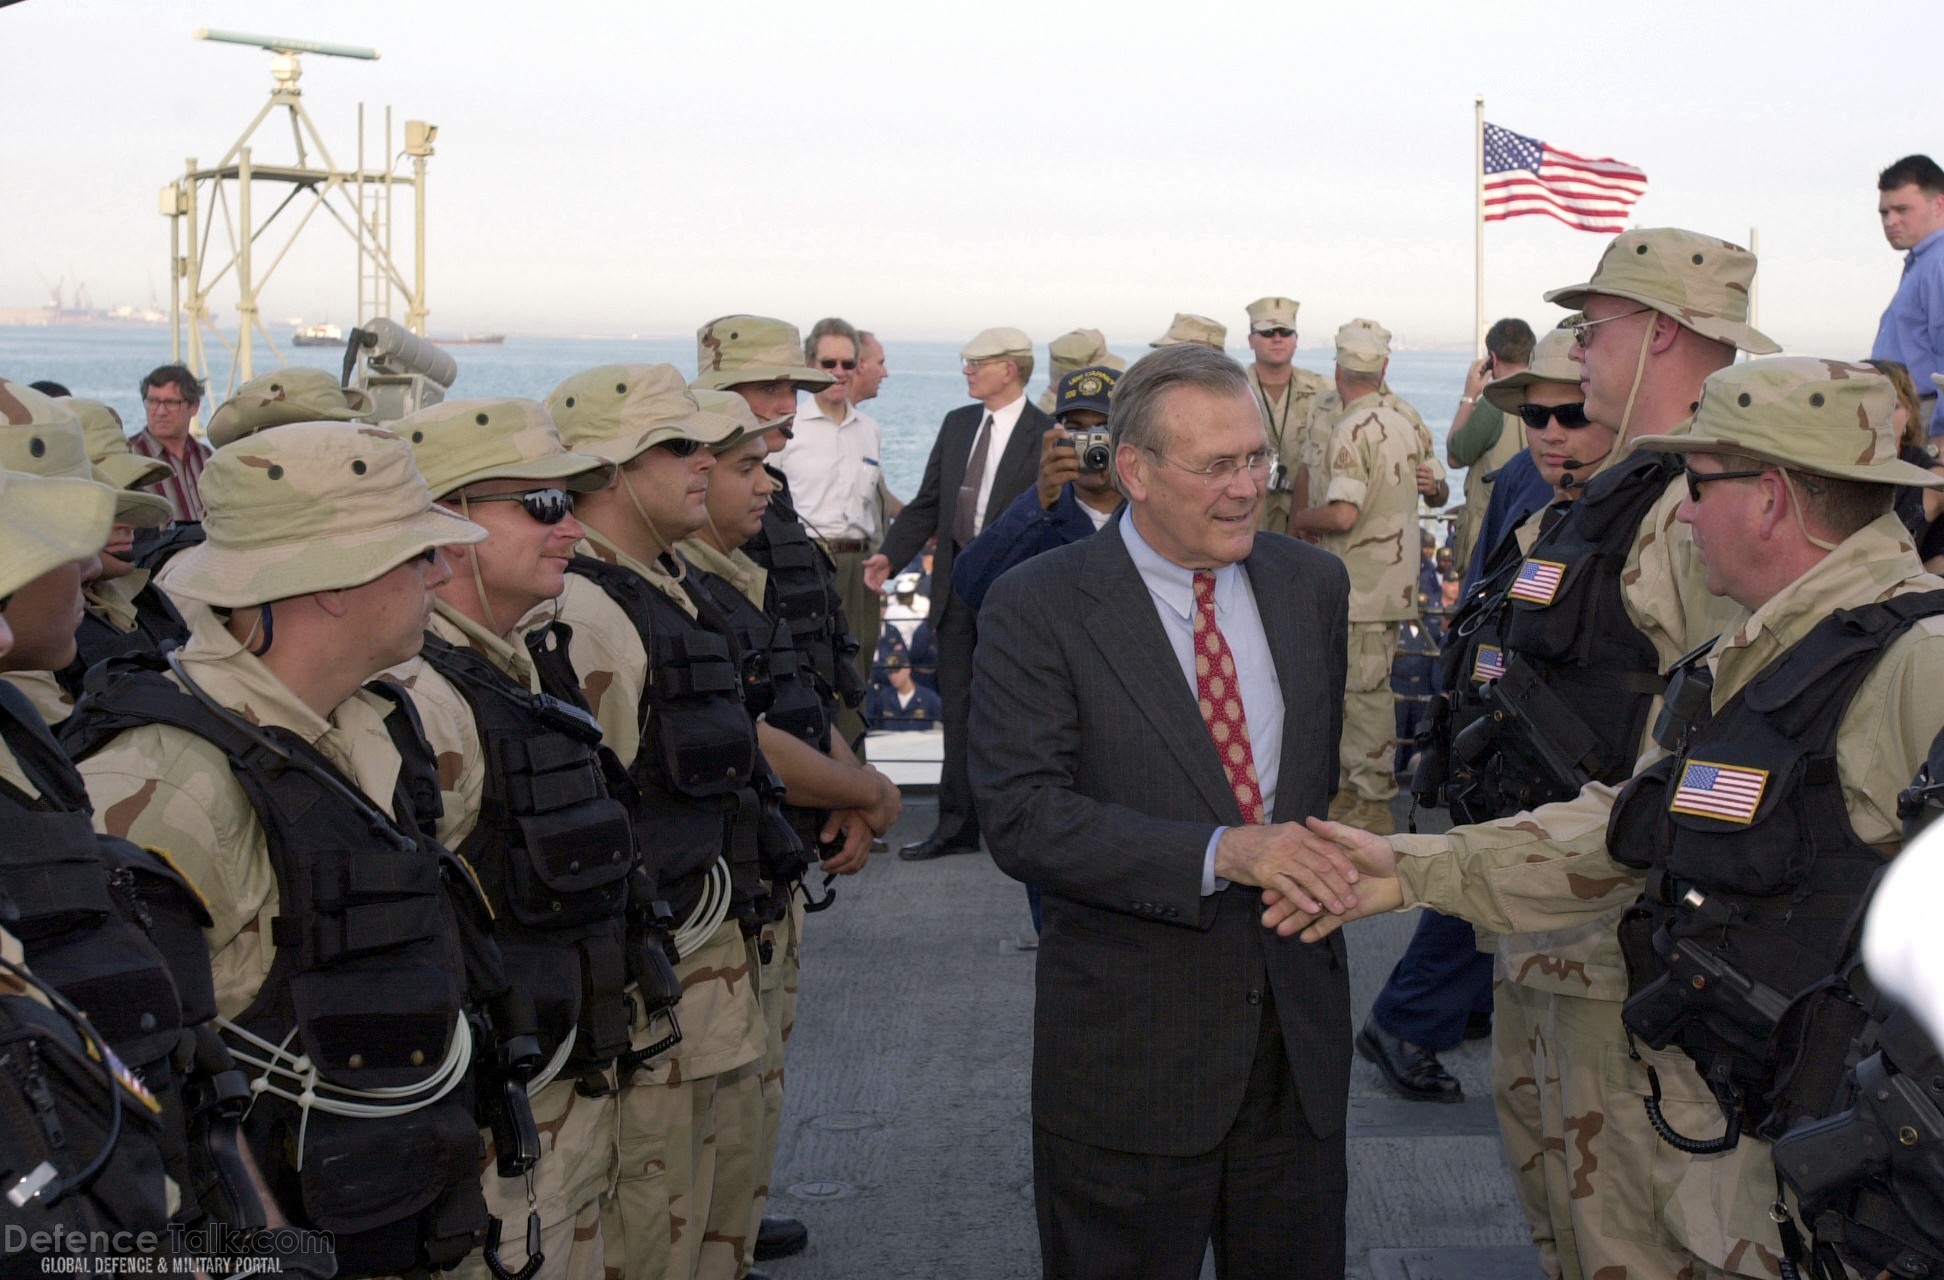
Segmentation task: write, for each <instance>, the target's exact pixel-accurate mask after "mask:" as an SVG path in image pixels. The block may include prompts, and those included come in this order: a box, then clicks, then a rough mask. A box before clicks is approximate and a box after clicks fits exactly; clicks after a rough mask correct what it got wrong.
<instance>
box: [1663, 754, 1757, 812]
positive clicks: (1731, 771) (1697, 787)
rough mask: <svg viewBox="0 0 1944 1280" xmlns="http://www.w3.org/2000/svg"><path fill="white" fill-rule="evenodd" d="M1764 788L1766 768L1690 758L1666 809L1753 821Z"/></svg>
mask: <svg viewBox="0 0 1944 1280" xmlns="http://www.w3.org/2000/svg"><path fill="white" fill-rule="evenodd" d="M1767 787H1768V770H1767V769H1744V768H1742V767H1740V766H1739V765H1732V764H1710V763H1709V762H1707V761H1706V760H1690V761H1689V762H1688V764H1687V767H1686V768H1685V769H1683V770H1682V771H1681V785H1680V786H1679V787H1677V788H1675V790H1674V799H1673V800H1672V801H1670V802H1669V803H1668V806H1667V808H1668V810H1669V811H1670V812H1672V813H1691V814H1694V815H1695V816H1696V817H1701V818H1718V819H1720V820H1721V821H1723V822H1741V823H1748V822H1753V821H1754V820H1755V810H1757V809H1759V808H1761V806H1762V792H1763V791H1764V790H1765V789H1766V788H1767Z"/></svg>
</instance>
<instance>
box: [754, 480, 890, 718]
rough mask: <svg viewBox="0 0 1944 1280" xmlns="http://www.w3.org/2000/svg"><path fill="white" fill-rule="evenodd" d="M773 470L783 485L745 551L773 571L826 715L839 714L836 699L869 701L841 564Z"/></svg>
mask: <svg viewBox="0 0 1944 1280" xmlns="http://www.w3.org/2000/svg"><path fill="white" fill-rule="evenodd" d="M768 470H769V473H770V475H771V477H772V478H775V479H777V480H778V481H779V487H778V489H777V491H776V492H775V493H774V494H772V495H771V497H770V505H769V510H767V511H765V512H764V513H763V525H762V528H761V529H759V530H758V531H757V533H756V536H755V537H753V538H751V539H750V540H749V541H748V542H746V543H744V544H743V548H742V550H743V554H744V555H746V556H748V557H749V558H750V559H751V560H754V561H755V562H756V563H757V564H759V565H761V566H763V568H764V569H766V570H768V571H769V593H770V601H771V609H772V611H773V612H774V613H775V614H776V616H777V617H779V618H782V619H783V620H784V621H785V622H787V623H789V624H790V633H791V635H793V636H794V637H795V639H796V647H797V650H798V652H800V653H802V654H804V655H805V656H806V657H807V658H808V659H809V662H810V667H811V669H812V670H813V671H814V672H815V673H816V683H817V692H818V695H819V696H820V697H821V698H823V699H824V702H825V711H826V715H833V716H834V709H835V706H836V704H838V703H842V704H843V705H844V706H846V707H853V708H854V707H856V706H857V705H858V704H859V703H861V702H863V701H864V681H863V679H862V677H860V676H859V675H858V674H857V667H856V666H855V664H854V659H855V658H856V656H857V646H858V641H857V637H855V636H853V635H851V633H850V624H849V622H848V621H846V620H845V618H844V605H843V600H842V598H841V597H840V596H839V595H838V594H837V569H836V566H834V565H832V564H831V563H830V557H829V556H827V555H825V554H824V551H823V548H822V547H820V546H818V545H817V544H816V543H815V542H813V541H811V538H810V534H809V532H808V531H807V530H806V529H805V528H804V527H803V521H802V520H801V519H799V518H798V516H797V513H796V508H795V507H794V506H792V505H791V503H790V494H789V485H788V482H787V480H786V479H785V478H784V477H783V475H782V473H781V472H779V471H778V470H777V469H776V468H774V467H770V468H768Z"/></svg>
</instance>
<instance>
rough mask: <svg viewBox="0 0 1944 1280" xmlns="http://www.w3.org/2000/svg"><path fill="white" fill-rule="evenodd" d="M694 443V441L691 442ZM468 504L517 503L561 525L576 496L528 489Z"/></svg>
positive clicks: (490, 495) (544, 521)
mask: <svg viewBox="0 0 1944 1280" xmlns="http://www.w3.org/2000/svg"><path fill="white" fill-rule="evenodd" d="M691 443H693V441H691ZM466 501H467V502H469V503H475V502H517V503H519V504H520V509H521V510H522V511H524V512H526V513H527V514H528V515H530V516H532V517H533V518H534V519H535V520H537V521H539V522H540V523H541V524H559V523H560V522H561V521H562V520H565V519H566V518H567V517H568V516H570V515H572V514H573V512H574V495H573V494H571V493H569V492H567V490H565V489H528V490H526V491H524V492H522V493H488V494H484V495H481V496H479V497H476V498H467V499H466Z"/></svg>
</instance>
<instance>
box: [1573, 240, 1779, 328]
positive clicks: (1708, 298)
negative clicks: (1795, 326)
mask: <svg viewBox="0 0 1944 1280" xmlns="http://www.w3.org/2000/svg"><path fill="white" fill-rule="evenodd" d="M1754 281H1755V255H1754V254H1752V253H1750V252H1749V251H1748V250H1746V249H1744V248H1742V247H1741V246H1740V245H1738V244H1729V243H1728V242H1727V241H1726V240H1717V239H1715V238H1714V237H1713V236H1704V235H1697V234H1696V233H1694V232H1692V231H1682V230H1679V229H1678V228H1675V227H1650V228H1648V229H1646V230H1644V231H1629V232H1626V233H1625V234H1624V235H1619V236H1616V237H1614V240H1613V243H1612V244H1610V245H1608V246H1607V247H1606V252H1605V253H1603V254H1601V255H1600V265H1599V266H1598V267H1597V268H1595V269H1594V272H1593V278H1592V279H1591V280H1588V281H1587V282H1586V283H1585V284H1576V285H1570V286H1568V287H1567V288H1564V289H1554V290H1553V291H1552V292H1550V293H1548V294H1547V295H1546V301H1547V302H1557V303H1558V304H1559V305H1560V306H1562V307H1570V308H1572V309H1573V310H1575V311H1578V310H1581V309H1582V308H1584V307H1585V306H1586V300H1587V298H1589V297H1591V296H1592V295H1594V294H1596V293H1603V294H1606V295H1608V296H1609V297H1614V298H1626V299H1628V300H1630V301H1633V302H1638V303H1639V304H1641V305H1642V306H1644V307H1651V308H1653V309H1654V310H1655V311H1658V312H1660V313H1661V314H1662V315H1665V316H1670V317H1672V318H1673V319H1674V320H1676V321H1678V322H1680V323H1681V324H1683V325H1685V326H1687V327H1688V328H1690V329H1692V330H1694V331H1695V332H1696V333H1698V334H1700V335H1701V336H1702V337H1704V338H1713V339H1714V340H1715V341H1716V342H1726V343H1728V344H1729V345H1730V346H1733V347H1736V348H1738V349H1740V350H1742V351H1746V352H1749V353H1750V354H1751V355H1758V356H1766V355H1773V354H1775V353H1776V352H1778V351H1780V350H1781V349H1782V348H1781V347H1779V346H1777V345H1776V344H1775V342H1774V340H1773V339H1771V338H1770V337H1769V336H1768V335H1767V334H1765V333H1762V332H1760V331H1758V330H1756V329H1753V328H1750V327H1749V324H1748V289H1749V286H1750V285H1751V284H1753V283H1754Z"/></svg>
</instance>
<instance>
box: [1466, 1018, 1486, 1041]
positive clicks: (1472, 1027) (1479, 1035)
mask: <svg viewBox="0 0 1944 1280" xmlns="http://www.w3.org/2000/svg"><path fill="white" fill-rule="evenodd" d="M1491 1038H1492V1015H1491V1014H1489V1013H1473V1014H1467V1015H1466V1016H1465V1039H1467V1040H1490V1039H1491Z"/></svg>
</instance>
